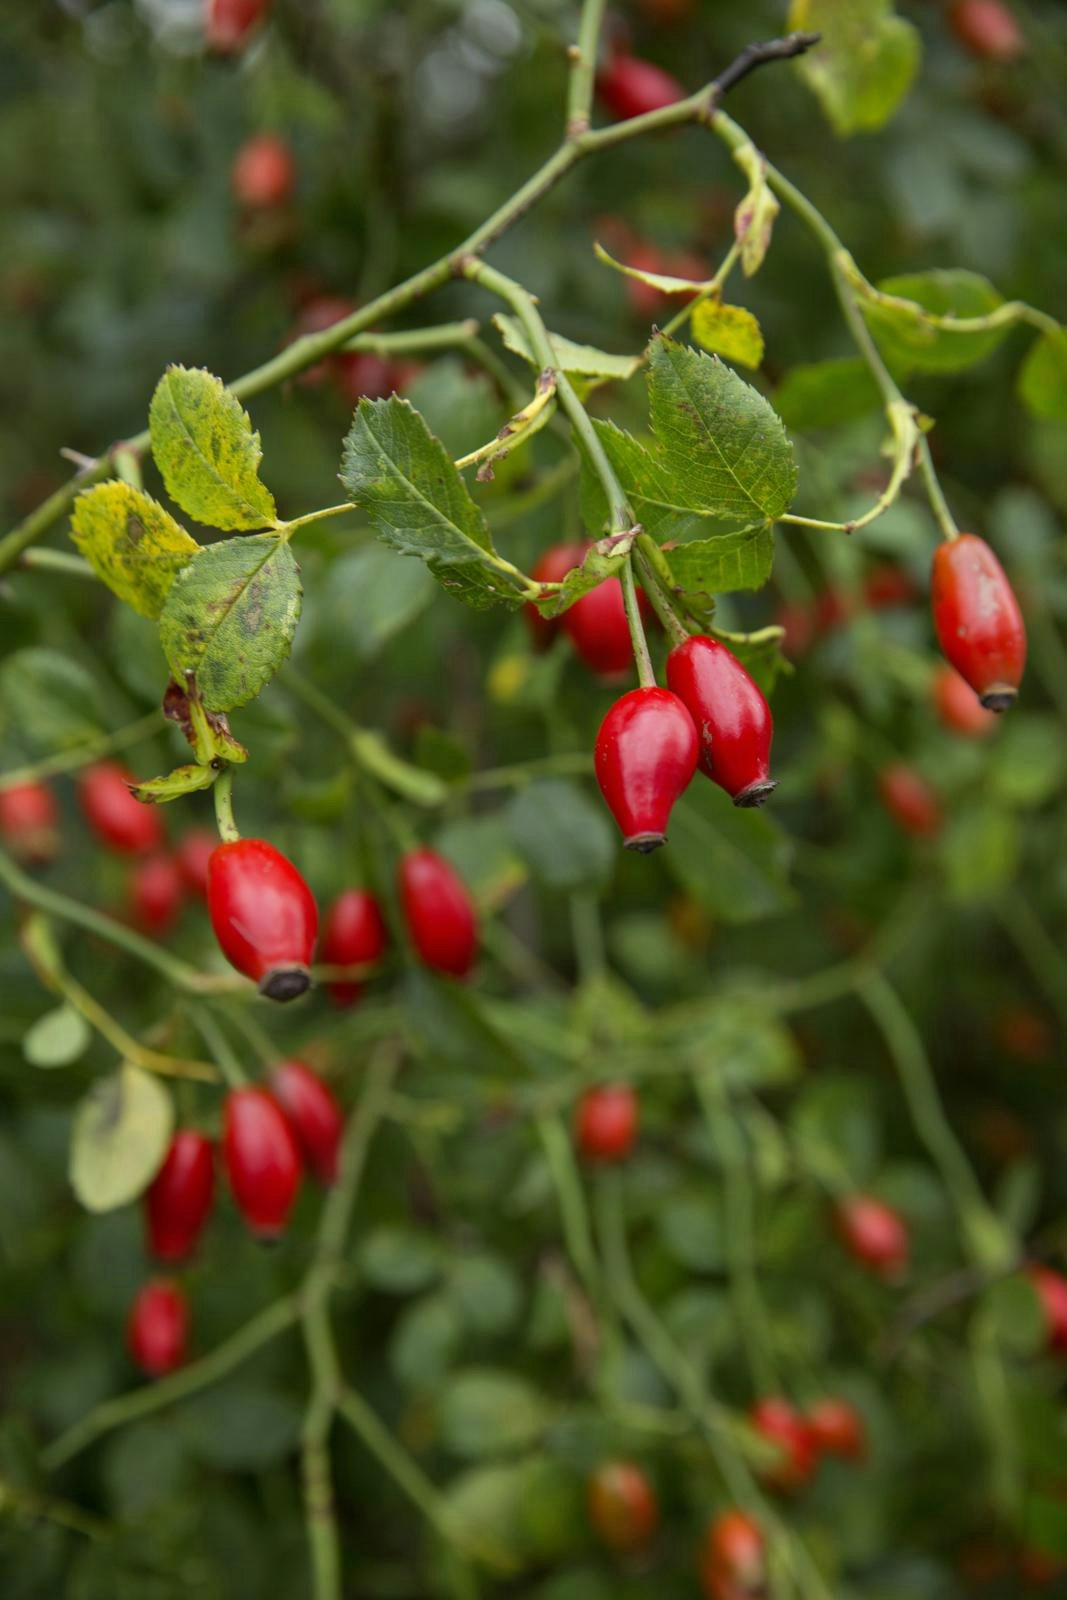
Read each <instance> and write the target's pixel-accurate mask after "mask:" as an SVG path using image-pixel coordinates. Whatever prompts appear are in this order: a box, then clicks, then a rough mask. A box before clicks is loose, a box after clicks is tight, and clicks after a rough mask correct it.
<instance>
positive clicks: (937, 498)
mask: <svg viewBox="0 0 1067 1600" xmlns="http://www.w3.org/2000/svg"><path fill="white" fill-rule="evenodd" d="M918 462H919V471H920V472H921V473H922V479H923V483H924V484H925V485H926V497H927V499H928V500H929V502H930V509H931V511H932V512H933V514H934V520H935V521H936V523H937V525H938V527H939V528H940V529H941V532H942V533H943V534H944V536H945V538H946V539H958V538H959V536H960V530H959V528H958V527H957V526H956V519H955V517H954V516H953V515H952V512H951V511H950V510H949V504H948V501H947V500H946V499H945V492H944V490H943V489H942V487H941V483H940V481H939V479H938V476H937V473H936V471H935V470H934V460H933V457H932V456H931V454H930V441H929V440H928V439H927V438H926V437H925V436H923V437H922V438H921V439H920V440H919V445H918Z"/></svg>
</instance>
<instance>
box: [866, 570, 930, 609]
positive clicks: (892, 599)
mask: <svg viewBox="0 0 1067 1600" xmlns="http://www.w3.org/2000/svg"><path fill="white" fill-rule="evenodd" d="M863 594H864V598H865V600H866V601H867V604H868V606H869V607H870V609H871V610H872V611H889V610H891V609H892V608H893V607H894V606H906V605H910V603H911V602H912V601H913V600H915V599H917V597H918V594H919V589H918V585H917V584H916V582H915V579H914V578H913V577H912V575H911V573H910V572H908V570H907V569H906V568H905V567H895V566H893V565H892V564H891V563H890V562H888V561H883V562H880V563H879V565H878V566H876V567H874V568H873V570H872V571H871V572H870V573H868V575H867V577H866V578H865V580H864V584H863Z"/></svg>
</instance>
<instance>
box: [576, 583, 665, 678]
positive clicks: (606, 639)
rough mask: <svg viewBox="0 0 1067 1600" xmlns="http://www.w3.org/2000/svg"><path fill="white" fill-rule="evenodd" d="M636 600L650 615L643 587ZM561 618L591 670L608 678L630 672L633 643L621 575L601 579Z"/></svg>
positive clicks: (578, 652)
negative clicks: (624, 602)
mask: <svg viewBox="0 0 1067 1600" xmlns="http://www.w3.org/2000/svg"><path fill="white" fill-rule="evenodd" d="M637 603H638V606H639V607H640V610H641V614H642V616H644V617H647V616H648V613H649V610H650V607H649V602H648V596H647V595H646V594H645V592H644V590H643V589H638V591H637ZM560 620H561V622H562V624H563V631H564V633H565V634H566V635H567V637H568V638H569V639H570V641H571V644H572V645H573V646H574V649H575V653H576V655H578V656H579V657H580V658H581V660H582V661H584V662H585V664H586V666H587V667H588V668H589V670H590V672H595V673H596V675H597V677H598V678H604V679H606V680H608V681H609V682H610V681H611V680H612V679H616V678H621V677H624V676H625V675H626V673H627V672H629V670H630V668H631V667H632V665H633V659H634V654H633V645H632V644H631V643H630V628H629V624H628V623H627V621H626V607H625V605H624V604H623V598H622V584H621V583H620V582H619V580H618V578H605V579H604V582H603V583H598V584H597V586H596V588H595V589H590V591H589V593H588V594H583V595H582V598H581V599H580V600H576V601H575V602H574V604H573V605H572V606H570V607H569V608H568V609H567V610H566V611H565V612H564V613H563V616H562V618H561V619H560Z"/></svg>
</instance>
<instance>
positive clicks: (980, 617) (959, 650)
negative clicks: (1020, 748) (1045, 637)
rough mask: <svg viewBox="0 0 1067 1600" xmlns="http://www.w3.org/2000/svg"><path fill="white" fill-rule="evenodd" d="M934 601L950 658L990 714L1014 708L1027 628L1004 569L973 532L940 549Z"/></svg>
mask: <svg viewBox="0 0 1067 1600" xmlns="http://www.w3.org/2000/svg"><path fill="white" fill-rule="evenodd" d="M930 599H931V602H932V605H933V612H934V627H935V628H936V629H937V637H938V640H939V642H940V644H941V649H942V650H943V652H944V654H945V656H946V658H947V659H948V660H949V661H950V662H951V663H952V665H953V666H954V667H955V669H956V671H957V672H958V673H959V674H960V677H961V678H963V679H964V680H965V681H966V682H967V683H969V684H970V686H971V688H972V689H973V690H974V692H975V694H976V695H977V696H978V698H979V700H981V702H982V704H983V705H984V706H985V708H986V710H987V711H1007V710H1008V708H1009V707H1010V706H1012V705H1014V703H1015V700H1016V697H1017V695H1018V690H1019V684H1020V683H1021V681H1022V676H1023V668H1024V667H1025V666H1026V629H1025V627H1024V625H1023V619H1022V613H1021V611H1020V610H1019V602H1018V601H1017V600H1016V598H1015V593H1014V590H1013V589H1012V587H1011V584H1010V583H1009V582H1008V579H1007V576H1006V575H1005V572H1004V568H1003V567H1002V566H1001V564H1000V562H999V561H998V560H997V558H996V556H995V555H994V554H993V552H992V550H991V549H990V548H989V546H988V545H987V544H986V542H985V540H984V539H979V538H977V537H976V535H975V534H973V533H961V534H960V536H959V538H958V539H947V540H945V542H944V543H943V544H940V545H938V547H937V551H936V553H935V555H934V566H933V577H932V581H931V585H930Z"/></svg>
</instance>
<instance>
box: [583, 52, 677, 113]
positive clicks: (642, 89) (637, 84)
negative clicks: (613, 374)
mask: <svg viewBox="0 0 1067 1600" xmlns="http://www.w3.org/2000/svg"><path fill="white" fill-rule="evenodd" d="M596 87H597V93H598V94H599V96H600V98H601V100H602V101H603V102H604V104H605V106H606V107H607V109H608V110H609V111H610V112H611V114H612V116H613V117H614V118H615V120H616V121H617V122H626V121H628V120H629V118H630V117H639V116H641V115H642V114H643V113H644V112H646V111H660V110H662V108H663V107H664V106H673V105H674V104H675V103H676V102H677V101H679V100H684V99H685V94H686V91H685V89H684V87H683V86H682V84H680V83H679V82H678V79H677V78H673V77H672V76H671V74H670V73H669V72H665V71H664V70H663V68H662V67H657V66H656V64H655V63H654V62H652V61H642V60H641V58H640V57H639V56H628V55H616V56H614V57H613V58H612V59H611V60H610V61H609V62H608V63H607V65H606V66H605V67H604V69H603V70H602V71H601V72H599V73H598V74H597V80H596Z"/></svg>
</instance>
